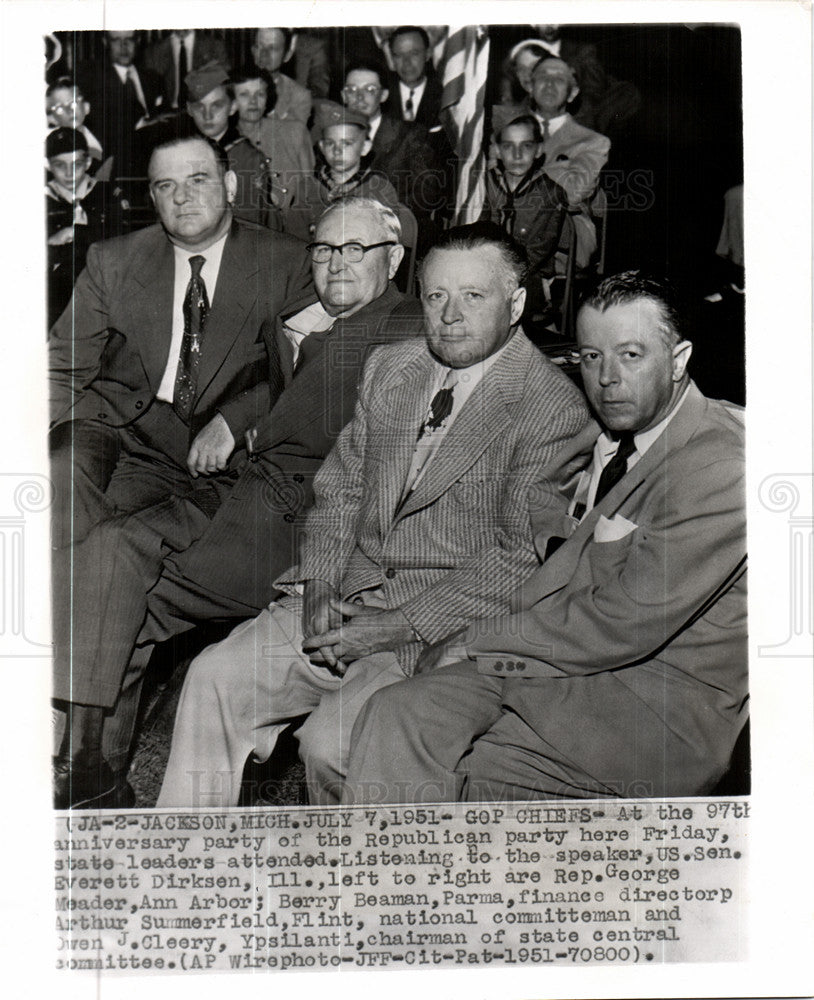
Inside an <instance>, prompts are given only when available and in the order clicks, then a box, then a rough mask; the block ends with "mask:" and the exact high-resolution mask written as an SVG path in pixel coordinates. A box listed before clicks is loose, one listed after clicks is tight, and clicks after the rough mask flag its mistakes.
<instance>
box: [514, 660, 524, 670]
mask: <svg viewBox="0 0 814 1000" xmlns="http://www.w3.org/2000/svg"><path fill="white" fill-rule="evenodd" d="M516 666H517V669H518V670H525V669H526V664H525V663H524V662H523V661H522V660H518V661H517V664H516Z"/></svg>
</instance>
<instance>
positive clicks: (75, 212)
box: [45, 128, 122, 326]
mask: <svg viewBox="0 0 814 1000" xmlns="http://www.w3.org/2000/svg"><path fill="white" fill-rule="evenodd" d="M45 156H46V159H47V161H48V171H49V173H50V175H51V177H50V179H49V181H48V183H47V184H46V186H45V218H46V231H47V236H48V323H49V326H50V325H52V324H53V322H54V321H55V320H56V318H57V317H58V316H59V314H60V313H61V312H62V310H63V309H64V308H65V306H66V305H67V304H68V301H69V299H70V297H71V291H72V290H73V284H74V277H75V275H78V274H79V272H80V271H81V270H82V268H83V267H84V266H85V256H86V254H87V251H88V247H89V246H90V245H91V243H95V242H96V241H97V240H101V239H104V238H105V237H106V236H116V235H118V234H119V232H120V230H121V221H122V204H121V200H120V199H119V198H118V197H117V195H116V193H115V192H112V191H111V190H110V187H111V185H110V184H106V183H102V182H100V181H97V180H96V179H95V178H94V177H91V175H90V174H89V173H88V171H89V169H90V166H91V162H92V161H91V156H90V153H89V151H88V143H87V140H86V139H85V136H84V134H83V133H82V132H80V131H78V130H76V129H72V128H57V129H54V131H53V132H51V133H49V135H48V137H47V138H46V140H45Z"/></svg>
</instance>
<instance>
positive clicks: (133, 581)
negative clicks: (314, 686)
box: [59, 199, 420, 808]
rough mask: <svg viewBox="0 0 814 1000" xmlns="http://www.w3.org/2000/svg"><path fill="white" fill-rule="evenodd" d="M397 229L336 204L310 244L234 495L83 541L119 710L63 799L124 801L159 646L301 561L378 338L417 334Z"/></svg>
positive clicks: (271, 341) (84, 652)
mask: <svg viewBox="0 0 814 1000" xmlns="http://www.w3.org/2000/svg"><path fill="white" fill-rule="evenodd" d="M400 235H401V227H400V224H399V220H398V218H397V216H396V215H395V214H394V213H393V212H392V211H391V210H390V209H388V208H386V207H384V206H383V205H381V204H380V203H378V202H376V201H373V200H370V199H347V200H346V201H344V202H342V201H338V202H336V203H335V204H334V205H332V206H331V207H330V208H329V209H328V210H327V211H326V212H325V214H324V215H323V216H322V217H321V219H320V220H319V222H318V224H317V229H316V235H315V242H314V243H313V244H311V245H310V247H309V254H310V259H311V271H312V275H313V279H314V288H315V293H314V291H311V290H309V291H308V292H306V293H304V294H303V293H302V292H301V291H298V292H297V294H296V297H294V298H293V299H292V300H291V301H289V303H288V304H287V305H285V306H284V307H283V308H282V310H281V312H280V314H279V315H278V317H277V318H276V321H274V323H272V326H273V329H272V330H269V329H268V325H266V326H264V328H263V336H264V339H265V341H266V344H267V345H270V351H271V353H272V354H273V355H276V357H272V358H271V360H272V361H273V362H276V363H272V364H271V365H270V369H271V371H272V373H275V374H276V373H279V382H278V383H277V384H273V385H272V387H271V389H272V399H273V400H275V402H274V403H273V406H272V408H271V410H270V412H269V413H268V414H267V415H266V417H265V418H263V419H262V420H261V421H260V423H259V424H258V425H257V426H256V427H255V428H254V429H253V431H252V432H251V433H250V435H249V436H248V440H247V444H248V446H249V450H250V457H251V459H252V460H251V461H250V462H249V463H247V464H246V465H245V466H244V467H243V470H242V472H241V474H240V476H239V478H238V479H237V481H236V482H235V483H234V485H233V486H232V488H231V490H230V491H229V492H228V494H226V497H225V498H224V497H220V496H219V497H215V496H214V495H213V496H212V498H211V500H207V494H206V493H205V492H204V493H201V492H200V491H196V494H195V496H194V497H193V498H192V499H188V498H186V497H181V496H173V497H172V498H170V499H168V500H167V501H166V502H164V503H159V504H156V505H154V506H152V507H149V508H147V509H146V510H144V511H142V512H140V513H139V514H138V515H135V516H133V517H130V518H126V519H117V520H115V521H111V522H107V523H106V524H104V525H102V526H100V527H98V528H97V529H96V530H94V531H93V532H92V533H91V535H90V536H89V537H88V538H87V539H86V541H85V542H84V543H82V544H80V545H78V546H76V547H75V550H74V561H75V563H77V562H78V563H79V564H81V565H83V566H88V567H92V572H90V571H89V572H86V573H83V574H82V580H83V586H85V587H86V588H87V591H86V592H83V593H82V594H81V595H78V594H77V595H76V601H77V602H79V603H80V604H81V605H82V606H83V607H84V608H92V609H94V611H93V613H91V614H90V615H88V614H83V615H81V616H78V618H77V620H76V622H75V624H74V631H73V634H72V652H73V660H74V664H75V665H76V664H78V663H80V662H81V665H82V669H83V674H84V675H86V676H87V677H88V683H87V685H86V686H87V687H89V689H90V690H93V691H94V692H96V691H100V690H101V691H103V692H105V693H106V695H105V697H104V698H103V699H102V698H97V701H98V702H101V704H102V707H103V708H105V707H106V708H107V710H108V718H107V719H106V720H105V722H104V736H103V745H102V746H101V747H100V746H99V742H98V740H97V741H95V752H94V754H92V755H90V758H89V755H88V754H85V755H84V758H83V764H82V770H81V773H79V771H77V772H76V773H74V774H73V783H72V795H71V797H70V800H69V801H65V800H64V799H63V800H62V801H60V802H59V805H60V806H63V807H64V806H68V805H70V806H71V807H72V808H83V807H84V808H88V807H90V806H93V807H100V806H103V805H121V804H127V799H128V797H129V796H128V790H127V787H126V784H125V780H124V773H125V770H126V767H127V762H128V755H129V747H130V741H131V734H132V729H133V724H134V721H135V716H136V710H137V707H138V695H139V693H140V689H141V679H142V677H143V674H144V671H145V670H146V667H147V664H148V662H149V659H150V656H151V653H152V649H153V645H154V643H156V642H161V641H163V640H165V639H168V638H169V637H171V636H173V635H177V634H178V633H180V632H184V631H187V630H189V629H191V628H193V627H194V626H195V624H196V623H197V622H200V621H208V620H211V619H213V618H218V619H223V618H226V619H235V620H239V619H242V618H250V617H254V616H256V615H257V614H258V613H259V612H260V611H261V609H262V608H264V607H265V606H266V605H267V604H268V602H269V601H270V600H271V599H272V598H273V597H274V596H275V593H277V591H276V588H275V586H274V581H275V580H276V578H277V577H278V576H279V575H280V574H281V573H282V572H283V571H284V570H285V569H286V568H287V567H289V566H291V565H292V564H293V563H294V562H296V560H297V550H298V545H299V540H300V536H301V534H302V525H303V520H304V515H305V513H306V511H307V509H308V508H309V507H310V506H311V504H312V502H313V490H312V483H313V478H314V475H315V473H316V471H317V469H318V468H319V466H320V464H321V463H322V460H323V459H324V458H325V456H326V455H327V454H328V452H329V451H330V449H331V447H332V445H333V443H334V442H335V440H336V438H337V437H338V435H339V433H340V431H341V430H342V428H343V426H344V425H345V424H346V423H347V422H348V420H350V418H351V416H352V415H353V407H354V404H355V402H356V383H357V380H358V377H359V373H360V371H361V369H362V365H363V363H364V360H365V358H366V357H367V355H368V353H369V352H370V351H371V349H372V348H373V347H374V346H375V345H378V344H383V343H388V342H391V341H393V340H401V339H404V338H405V337H409V336H417V335H418V334H419V333H420V310H419V308H418V305H417V303H416V302H415V301H414V300H412V299H407V298H406V297H405V296H403V295H402V294H401V293H400V292H399V291H398V290H397V289H396V288H395V286H394V285H393V284H392V280H391V279H392V277H393V275H394V274H395V273H396V271H397V269H398V266H399V263H400V262H401V258H402V255H403V253H404V248H403V247H402V245H401V243H400ZM300 252H301V253H302V251H300ZM292 266H293V262H292ZM204 485H205V484H204ZM202 488H203V487H202ZM114 704H115V709H116V710H115V715H114V716H113V717H112V718H110V717H109V716H110V711H111V710H112V708H113V706H114ZM80 739H81V734H79V735H77V742H79V740H80ZM91 742H92V741H91ZM88 758H89V759H88Z"/></svg>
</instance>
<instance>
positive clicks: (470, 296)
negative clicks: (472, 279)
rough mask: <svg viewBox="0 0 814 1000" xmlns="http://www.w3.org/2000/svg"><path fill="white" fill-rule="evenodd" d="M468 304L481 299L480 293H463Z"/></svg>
mask: <svg viewBox="0 0 814 1000" xmlns="http://www.w3.org/2000/svg"><path fill="white" fill-rule="evenodd" d="M464 294H465V295H466V297H467V299H469V301H470V302H477V301H479V300H480V299H482V298H483V296H482V295H481V293H480V292H464Z"/></svg>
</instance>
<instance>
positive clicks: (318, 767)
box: [295, 705, 342, 773]
mask: <svg viewBox="0 0 814 1000" xmlns="http://www.w3.org/2000/svg"><path fill="white" fill-rule="evenodd" d="M341 720H342V717H341V715H337V714H336V713H334V712H327V711H324V710H323V709H322V706H321V705H318V706H317V707H316V708H315V709H314V711H313V712H312V713H311V714H310V715H309V716H308V718H307V719H306V720H305V722H304V723H303V724H302V726H300V728H299V729H298V730H297V732H296V734H295V735H296V737H297V740H298V742H299V746H300V758H301V759H302V762H303V763H304V764H305V766H306V767H307V768H308V769H309V770H312V769H313V770H315V771H318V772H320V773H322V772H324V771H326V770H328V771H335V770H336V769H337V766H341V763H342V761H341V757H342V728H341Z"/></svg>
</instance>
